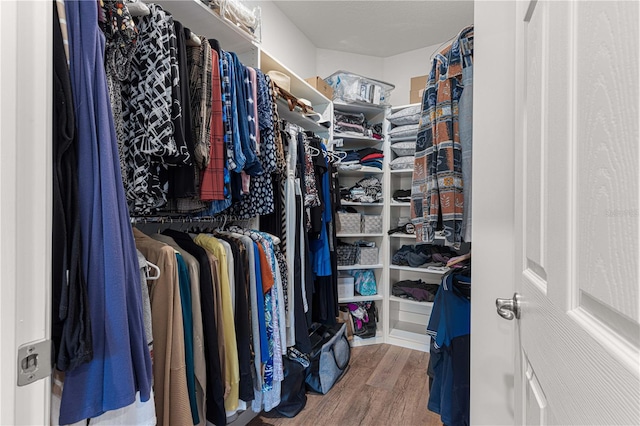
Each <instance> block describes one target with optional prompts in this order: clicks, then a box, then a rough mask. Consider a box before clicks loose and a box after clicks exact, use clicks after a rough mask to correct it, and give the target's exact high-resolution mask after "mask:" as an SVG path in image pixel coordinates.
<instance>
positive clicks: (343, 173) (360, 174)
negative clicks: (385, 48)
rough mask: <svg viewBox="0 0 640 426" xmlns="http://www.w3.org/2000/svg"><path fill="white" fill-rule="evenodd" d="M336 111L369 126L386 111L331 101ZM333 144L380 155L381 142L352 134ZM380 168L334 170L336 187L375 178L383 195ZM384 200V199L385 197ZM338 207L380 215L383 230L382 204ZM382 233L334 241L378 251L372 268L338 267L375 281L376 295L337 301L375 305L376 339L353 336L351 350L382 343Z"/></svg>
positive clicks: (384, 288)
mask: <svg viewBox="0 0 640 426" xmlns="http://www.w3.org/2000/svg"><path fill="white" fill-rule="evenodd" d="M336 111H341V112H348V113H363V114H364V115H365V117H366V119H367V121H368V122H369V123H374V124H375V123H382V122H383V120H384V117H385V113H386V108H385V107H379V106H371V105H360V104H345V103H340V102H335V101H334V113H335V112H336ZM333 141H334V149H335V150H345V151H347V150H357V149H362V148H378V149H380V150H383V151H384V147H383V143H384V140H380V139H375V138H370V137H366V136H358V135H354V134H341V133H334V134H333ZM384 165H385V167H386V158H385V160H384ZM384 173H385V172H384V167H383V168H382V169H381V170H377V169H374V170H372V168H369V167H368V168H367V169H366V170H338V176H339V179H340V186H343V187H351V186H353V185H355V184H356V182H358V181H359V180H361V179H363V178H365V177H368V176H375V177H377V178H378V179H380V181H381V183H382V184H383V189H382V190H383V194H385V188H384ZM385 196H386V195H385ZM341 205H342V206H343V207H353V208H355V209H356V210H357V211H358V212H359V213H363V214H367V215H382V216H383V224H382V228H383V230H384V229H385V226H386V225H385V218H384V207H385V204H384V202H379V203H361V202H351V201H342V202H341ZM384 235H385V234H384V233H383V232H380V233H343V232H338V233H337V237H338V238H340V239H341V240H343V241H345V242H349V243H352V242H355V241H358V240H368V241H375V243H376V247H378V258H379V259H380V263H378V264H376V265H349V266H339V267H338V270H339V271H342V273H346V271H350V270H354V269H371V270H373V271H374V274H375V277H376V286H377V291H378V293H377V294H376V295H373V296H360V295H358V294H356V295H355V296H354V297H352V298H348V299H339V300H338V302H339V303H349V302H365V301H369V300H374V301H375V302H376V307H377V309H378V319H379V322H378V324H377V326H378V328H377V331H376V336H375V337H373V338H368V339H361V338H359V337H357V336H354V338H353V340H352V341H351V345H352V346H364V345H373V344H379V343H384V342H385V339H386V322H387V313H386V311H385V309H384V305H385V301H384V299H385V296H386V294H387V293H388V291H387V284H386V281H385V278H384V277H385V270H384V268H385V265H384V263H382V259H384V258H385V257H387V245H386V240H385V238H384Z"/></svg>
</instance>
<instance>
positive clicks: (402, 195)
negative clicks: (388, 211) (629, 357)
mask: <svg viewBox="0 0 640 426" xmlns="http://www.w3.org/2000/svg"><path fill="white" fill-rule="evenodd" d="M393 200H394V201H397V202H398V203H410V202H411V190H410V189H398V190H397V191H393Z"/></svg>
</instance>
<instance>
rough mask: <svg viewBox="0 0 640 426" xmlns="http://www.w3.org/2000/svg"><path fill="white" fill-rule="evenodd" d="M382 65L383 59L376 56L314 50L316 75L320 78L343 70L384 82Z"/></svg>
mask: <svg viewBox="0 0 640 426" xmlns="http://www.w3.org/2000/svg"><path fill="white" fill-rule="evenodd" d="M382 65H383V58H378V57H376V56H367V55H358V54H355V53H347V52H339V51H337V50H329V49H316V73H317V75H319V76H320V77H322V78H326V77H329V76H330V75H331V74H333V73H334V72H336V71H339V70H344V71H350V72H353V73H355V74H360V75H362V76H365V77H369V78H375V79H377V80H383V81H384V79H383V71H382Z"/></svg>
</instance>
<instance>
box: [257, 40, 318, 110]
mask: <svg viewBox="0 0 640 426" xmlns="http://www.w3.org/2000/svg"><path fill="white" fill-rule="evenodd" d="M260 69H261V70H262V72H264V73H265V74H266V73H267V72H268V71H279V72H281V73H284V74H286V75H288V76H289V77H291V88H290V89H291V90H289V93H291V94H292V95H293V96H295V97H297V98H298V99H300V98H304V99H308V100H309V101H311V105H312V106H313V108H314V109H316V110H317V109H318V108H316V106H318V105H327V104H328V103H329V102H330V100H329V99H328V98H327V97H326V96H324V95H323V94H322V93H320V92H318V91H317V90H316V89H315V88H314V87H312V86H311V85H310V84H309V83H307V82H306V81H304V79H303V78H300V77H299V76H298V75H297V74H296V73H294V72H293V71H291V69H289V68H288V67H287V66H285V65H283V64H281V63H280V62H279V61H278V60H277V59H275V58H274V57H273V56H272V55H270V54H269V53H267V52H265V51H264V50H263V49H260Z"/></svg>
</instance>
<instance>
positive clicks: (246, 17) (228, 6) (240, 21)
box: [201, 0, 262, 42]
mask: <svg viewBox="0 0 640 426" xmlns="http://www.w3.org/2000/svg"><path fill="white" fill-rule="evenodd" d="M201 1H203V2H204V3H207V4H208V5H209V7H210V8H211V9H213V11H214V12H215V13H217V14H218V15H220V16H222V17H223V18H225V19H226V20H228V21H229V22H230V23H231V24H233V25H235V26H237V27H238V28H240V29H242V30H243V31H245V32H247V33H249V34H250V35H251V36H252V37H253V39H254V40H255V41H257V42H261V41H262V10H261V9H260V7H259V6H255V7H253V8H251V7H249V6H247V5H245V4H243V2H242V1H240V0H208V1H207V0H201Z"/></svg>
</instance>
